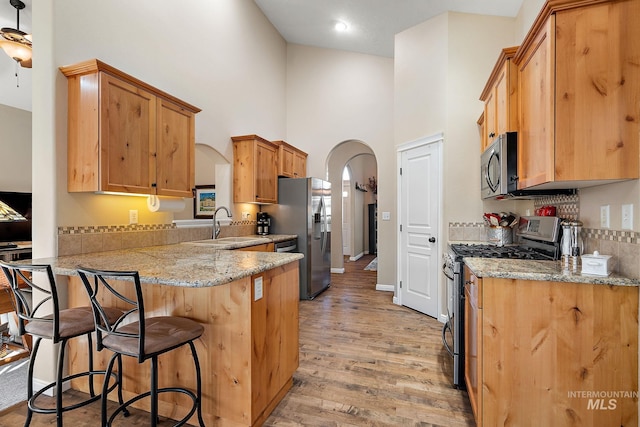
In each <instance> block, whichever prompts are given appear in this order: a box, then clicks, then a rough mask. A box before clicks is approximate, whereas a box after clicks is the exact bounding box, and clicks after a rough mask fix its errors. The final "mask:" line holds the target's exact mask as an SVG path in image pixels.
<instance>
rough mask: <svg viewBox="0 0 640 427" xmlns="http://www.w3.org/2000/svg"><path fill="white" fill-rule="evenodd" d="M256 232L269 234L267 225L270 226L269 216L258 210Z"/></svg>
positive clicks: (263, 234) (262, 234) (264, 234)
mask: <svg viewBox="0 0 640 427" xmlns="http://www.w3.org/2000/svg"><path fill="white" fill-rule="evenodd" d="M257 222H258V234H259V235H261V236H266V235H267V234H269V227H271V217H270V216H269V214H268V213H266V212H258V221H257Z"/></svg>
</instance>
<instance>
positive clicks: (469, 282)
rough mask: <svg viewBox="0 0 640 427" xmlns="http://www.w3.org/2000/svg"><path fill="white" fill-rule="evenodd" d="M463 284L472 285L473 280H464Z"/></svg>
mask: <svg viewBox="0 0 640 427" xmlns="http://www.w3.org/2000/svg"><path fill="white" fill-rule="evenodd" d="M464 284H465V285H473V280H467V281H466V282H464Z"/></svg>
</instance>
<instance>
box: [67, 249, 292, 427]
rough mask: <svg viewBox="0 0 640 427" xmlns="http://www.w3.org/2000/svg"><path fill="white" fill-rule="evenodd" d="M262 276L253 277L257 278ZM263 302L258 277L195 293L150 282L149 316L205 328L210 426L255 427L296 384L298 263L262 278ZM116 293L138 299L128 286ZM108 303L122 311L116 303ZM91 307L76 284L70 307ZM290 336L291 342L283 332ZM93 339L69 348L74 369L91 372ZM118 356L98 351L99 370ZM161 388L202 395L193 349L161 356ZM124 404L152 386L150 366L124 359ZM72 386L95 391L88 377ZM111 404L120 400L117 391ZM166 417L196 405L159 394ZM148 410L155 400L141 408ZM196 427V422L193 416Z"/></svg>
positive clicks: (202, 354) (201, 343)
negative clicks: (255, 292)
mask: <svg viewBox="0 0 640 427" xmlns="http://www.w3.org/2000/svg"><path fill="white" fill-rule="evenodd" d="M255 277H256V276H254V278H255ZM262 277H263V298H262V299H260V300H258V301H256V302H254V301H253V291H252V289H253V285H252V278H251V277H246V278H244V279H240V280H237V281H234V282H231V283H229V284H226V285H219V286H213V287H207V288H189V287H178V286H166V285H152V284H143V286H142V289H143V296H144V301H145V309H146V310H147V316H148V317H149V316H184V317H188V318H190V319H193V320H196V321H198V322H200V323H202V324H203V325H204V327H205V330H204V333H203V335H202V337H201V338H200V339H198V340H197V341H196V342H195V344H196V349H197V351H198V356H199V359H200V364H201V369H202V384H203V385H202V387H203V388H202V393H203V400H202V401H203V403H202V409H203V413H204V419H205V422H206V423H207V425H237V426H251V425H256V420H257V421H259V420H263V419H264V418H266V417H267V416H268V415H269V413H270V411H271V410H273V408H274V407H275V405H276V404H277V403H278V401H279V399H280V398H282V396H283V395H284V393H286V391H287V390H288V389H289V387H290V386H291V384H292V382H291V377H292V375H293V373H294V371H295V370H296V369H297V367H298V364H297V360H298V322H297V319H298V313H297V309H298V298H299V297H298V289H299V288H298V280H297V278H298V263H297V262H294V263H290V264H287V265H285V266H282V267H277V268H275V269H272V270H268V271H266V272H264V273H263V274H262ZM117 289H120V290H122V291H123V292H124V293H125V295H129V296H133V293H132V291H133V289H132V286H131V283H129V282H119V283H117ZM106 303H107V305H111V306H114V305H115V306H118V304H117V302H115V301H110V300H109V301H106ZM86 304H88V299H87V297H86V291H85V290H84V286H83V285H82V283H81V282H80V280H79V278H77V277H71V278H70V280H69V305H70V306H78V305H86ZM284 333H287V334H291V335H290V336H287V337H284V336H283V335H282V334H284ZM84 348H86V339H84V338H82V339H77V340H72V341H71V342H70V343H69V360H70V361H71V362H70V366H69V369H70V371H71V372H78V371H81V370H82V369H84V367H86V363H87V362H86V354H85V353H86V351H85V350H84ZM111 354H112V353H111V352H110V351H108V350H104V351H102V352H96V356H95V357H96V359H95V360H96V362H97V364H98V366H106V363H107V361H108V358H109V357H110V356H111ZM159 363H160V367H159V373H158V375H159V386H160V387H168V386H172V385H180V386H186V387H188V388H191V389H192V390H195V388H196V382H195V368H194V367H193V361H192V358H191V355H190V351H189V348H188V346H187V347H182V348H180V349H177V350H174V351H172V352H169V353H167V354H165V355H162V356H160V357H159ZM123 365H124V366H123V374H124V381H123V383H124V386H123V387H124V397H125V400H126V399H128V398H130V397H132V396H134V395H137V394H139V393H140V392H142V391H145V390H148V389H149V362H145V363H144V364H142V365H139V364H138V363H137V360H136V359H133V358H131V357H123ZM72 387H73V388H75V389H78V390H81V391H83V392H87V391H88V385H87V384H86V381H85V380H81V379H79V380H75V381H74V382H73V384H72ZM109 397H110V399H111V400H113V399H115V397H116V394H115V393H112V394H111V395H110V396H109ZM159 399H160V403H159V406H160V414H161V415H162V416H166V417H169V418H172V419H180V418H181V417H183V416H184V415H185V414H186V413H187V412H188V410H189V408H190V407H191V400H190V399H188V398H187V397H186V396H183V395H180V394H176V393H164V394H161V395H160V397H159ZM134 406H135V407H138V408H141V409H144V410H147V411H148V409H149V408H148V399H145V400H142V401H141V402H139V403H137V404H135V405H134ZM192 424H194V425H195V424H197V422H194V421H193V419H192Z"/></svg>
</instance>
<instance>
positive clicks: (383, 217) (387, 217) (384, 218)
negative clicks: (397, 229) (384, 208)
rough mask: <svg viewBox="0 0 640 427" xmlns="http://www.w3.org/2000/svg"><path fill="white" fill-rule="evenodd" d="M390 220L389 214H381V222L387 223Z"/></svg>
mask: <svg viewBox="0 0 640 427" xmlns="http://www.w3.org/2000/svg"><path fill="white" fill-rule="evenodd" d="M390 219H391V212H382V220H383V221H389V220H390Z"/></svg>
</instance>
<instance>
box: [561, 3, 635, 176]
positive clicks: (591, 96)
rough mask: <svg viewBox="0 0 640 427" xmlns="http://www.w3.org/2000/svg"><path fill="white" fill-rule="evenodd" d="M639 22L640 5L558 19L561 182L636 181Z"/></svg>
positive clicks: (605, 6)
mask: <svg viewBox="0 0 640 427" xmlns="http://www.w3.org/2000/svg"><path fill="white" fill-rule="evenodd" d="M631 17H635V20H632V19H633V18H631ZM638 17H640V2H638V1H618V2H611V3H605V4H601V5H596V6H590V7H584V8H580V9H572V10H567V11H562V12H558V13H556V34H557V37H556V51H557V52H558V54H557V57H556V160H555V161H556V163H555V179H556V180H558V181H563V180H589V179H628V178H637V177H638V158H639V153H638V149H639V143H638V132H639V125H638V123H639V122H640V83H639V82H640V70H639V69H638V58H639V57H640V44H639V43H638V40H640V25H638V23H637V19H638Z"/></svg>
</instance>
